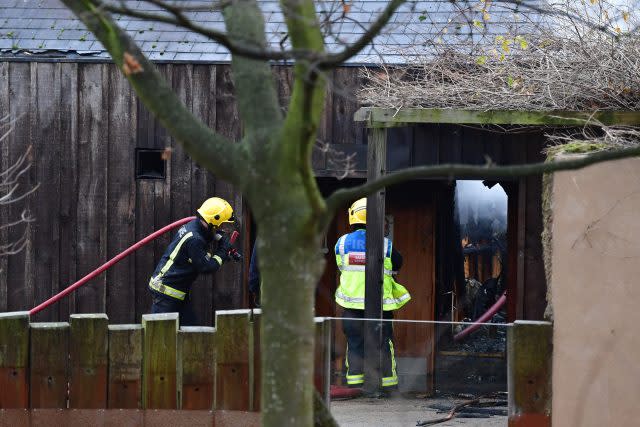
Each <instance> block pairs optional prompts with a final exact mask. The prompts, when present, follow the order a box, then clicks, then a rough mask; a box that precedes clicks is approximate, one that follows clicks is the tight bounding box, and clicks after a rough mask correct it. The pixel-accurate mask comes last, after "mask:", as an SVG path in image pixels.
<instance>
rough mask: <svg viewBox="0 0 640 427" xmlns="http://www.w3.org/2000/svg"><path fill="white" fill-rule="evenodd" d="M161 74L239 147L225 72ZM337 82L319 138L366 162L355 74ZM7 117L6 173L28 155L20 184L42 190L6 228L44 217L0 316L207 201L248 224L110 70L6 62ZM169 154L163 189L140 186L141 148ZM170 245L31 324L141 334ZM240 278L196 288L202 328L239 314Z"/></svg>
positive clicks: (14, 272) (238, 271)
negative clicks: (154, 279)
mask: <svg viewBox="0 0 640 427" xmlns="http://www.w3.org/2000/svg"><path fill="white" fill-rule="evenodd" d="M158 67H159V69H160V71H161V73H162V74H163V75H164V76H165V77H166V78H167V80H168V81H170V82H171V85H172V86H173V87H174V88H175V90H176V92H177V93H178V94H179V96H180V97H181V99H182V100H183V101H184V102H185V103H186V105H187V106H188V107H189V108H191V109H192V110H193V111H194V113H195V114H196V115H198V116H199V117H201V118H202V119H203V120H204V121H205V123H207V124H208V125H209V126H211V127H212V128H215V129H216V130H218V131H219V132H221V133H223V134H225V135H226V136H229V137H232V138H235V139H238V138H239V137H240V136H241V133H242V125H241V122H240V120H239V118H238V112H237V109H236V104H235V99H234V89H233V82H232V80H231V75H230V67H229V66H228V65H206V64H202V65H193V64H160V65H158ZM274 75H275V76H276V80H277V84H278V91H279V95H280V98H281V101H282V104H283V106H285V105H286V100H287V97H288V95H289V93H290V87H291V73H290V70H289V69H288V68H283V67H276V68H274ZM334 77H335V81H334V82H332V84H333V85H335V86H336V87H337V86H339V87H340V90H339V91H336V93H333V94H331V95H330V96H329V98H328V100H327V113H326V114H325V117H324V119H323V127H322V129H321V130H320V138H321V139H322V140H323V141H325V142H329V143H335V144H342V145H344V146H345V149H344V150H338V151H345V154H350V153H352V152H355V151H357V152H364V150H363V149H362V143H363V135H364V130H363V128H362V127H361V126H359V125H355V124H354V123H353V121H352V116H353V112H355V110H356V109H357V105H356V103H355V98H354V97H353V96H352V94H353V89H354V87H355V86H356V85H357V79H358V77H357V69H354V68H346V69H340V70H337V71H335V73H334ZM283 108H284V107H283ZM7 114H8V115H10V116H11V117H12V118H14V119H16V122H15V125H14V129H13V131H12V132H11V134H10V135H9V137H8V138H7V140H6V141H4V142H3V143H2V145H1V146H0V150H1V162H2V163H1V166H2V170H6V168H7V167H8V166H9V165H10V164H12V162H14V161H15V160H16V158H17V157H18V156H19V155H21V154H22V153H24V152H25V150H26V149H27V147H28V146H29V145H31V146H32V147H33V151H32V156H31V160H32V162H33V166H32V169H31V170H30V171H29V172H28V176H27V177H25V179H24V180H23V184H24V185H26V186H34V185H36V183H39V184H40V188H39V189H38V190H37V192H36V193H35V194H33V195H32V196H31V197H29V198H28V199H27V201H26V202H25V203H19V204H16V205H14V206H11V207H10V208H9V209H7V208H6V207H3V208H2V209H0V220H2V222H3V223H6V220H7V219H8V218H12V217H15V215H17V214H18V213H19V212H20V211H21V210H22V208H27V209H29V210H30V211H31V212H32V214H33V215H34V216H35V217H36V218H37V221H36V222H35V223H33V224H32V225H31V227H30V229H29V232H28V243H27V247H26V248H25V250H24V251H22V252H21V253H20V254H18V255H15V256H11V257H9V258H2V259H0V312H1V311H15V310H27V309H30V308H32V307H34V306H35V305H36V304H37V303H40V302H42V301H44V300H45V299H47V298H48V297H50V296H52V295H54V294H55V293H57V292H58V291H60V290H61V289H63V288H65V287H67V286H68V285H69V284H71V283H73V282H74V281H75V280H77V279H79V278H81V277H83V276H84V275H85V274H87V273H89V272H90V271H92V270H93V269H94V268H96V267H98V266H100V265H101V264H102V263H103V262H104V261H106V260H107V259H109V258H111V257H113V256H115V255H116V254H118V253H119V252H120V251H122V250H124V249H126V248H127V247H128V246H130V245H131V244H133V243H134V242H136V241H137V240H139V239H141V238H143V237H145V236H147V235H148V234H150V233H151V232H153V231H155V230H157V229H158V228H160V227H162V226H164V225H166V224H168V223H170V222H172V221H174V220H177V219H180V218H183V217H185V216H189V215H193V213H194V211H195V209H196V208H197V207H198V206H199V204H200V203H201V202H202V201H203V200H204V199H205V198H206V197H209V196H211V195H217V196H221V197H224V198H226V199H227V200H229V201H230V202H231V203H232V204H233V205H234V208H235V210H236V212H237V213H238V214H239V217H240V218H242V217H243V215H242V214H243V212H242V211H243V208H244V207H243V203H242V198H241V196H240V194H237V192H236V191H234V189H233V187H232V186H231V185H229V184H227V183H225V182H223V181H221V180H216V179H215V177H214V176H212V175H211V174H210V173H208V172H207V171H206V170H204V169H203V168H201V167H199V166H198V165H197V164H195V163H194V162H192V161H191V160H190V159H189V157H188V156H187V155H186V153H185V152H184V151H183V150H182V148H181V146H180V145H179V144H177V143H176V141H175V140H173V139H172V138H171V137H169V136H168V135H167V132H166V131H165V130H164V129H163V128H162V127H161V126H159V125H158V123H157V122H156V121H155V120H154V119H153V118H152V116H151V115H150V114H149V112H148V111H147V110H146V109H145V108H144V107H143V106H142V105H141V103H140V102H139V100H138V99H137V97H136V96H135V95H134V94H133V92H132V90H131V88H130V86H129V84H128V83H127V82H126V80H125V79H124V78H123V76H122V75H121V74H120V73H119V72H118V70H117V69H116V68H115V66H114V65H112V64H109V63H95V62H93V63H88V62H85V63H82V62H80V63H77V62H0V116H5V115H7ZM358 144H359V145H360V146H361V147H357V148H354V147H356V146H357V145H358ZM165 147H170V148H171V149H172V155H171V158H170V160H169V161H167V175H166V179H164V180H152V179H146V180H145V179H142V180H136V179H135V164H134V163H135V155H134V152H135V149H136V148H165ZM326 157H327V156H326V153H324V152H322V151H318V152H316V153H314V165H315V166H316V168H317V172H318V175H320V176H332V175H336V174H337V173H338V172H337V171H336V170H332V168H334V169H335V167H336V165H334V164H333V163H331V162H327V161H326ZM361 169H362V166H361ZM354 174H355V175H357V172H354ZM21 232H22V230H13V231H10V232H9V233H8V234H7V233H6V232H5V231H4V230H2V233H3V234H2V235H0V238H1V239H3V241H6V240H7V239H14V240H15V239H16V238H18V237H19V235H20V234H21ZM170 238H171V235H170V234H168V235H165V236H164V237H162V238H160V239H158V240H157V241H156V242H155V243H154V244H151V245H149V246H147V247H145V248H142V249H141V250H139V251H138V252H137V253H136V254H135V255H134V256H131V257H129V258H127V259H124V260H123V261H121V262H120V263H119V264H118V265H116V266H115V267H114V268H112V269H110V270H109V271H108V272H107V273H106V274H102V275H101V276H99V277H97V278H95V279H93V280H92V282H91V283H90V284H87V285H86V286H84V287H83V288H81V289H80V290H78V291H77V292H76V293H75V294H73V295H72V296H70V297H67V298H65V299H63V300H62V301H61V302H59V303H57V304H56V305H54V306H52V307H51V308H48V309H46V310H44V311H43V312H41V313H40V314H38V315H36V316H35V319H34V320H36V321H52V320H65V321H66V320H67V319H68V316H69V314H70V313H77V312H106V313H107V314H108V316H109V319H110V321H111V322H112V323H132V322H137V323H139V322H140V318H141V315H142V314H143V313H146V312H148V310H149V307H150V298H149V295H148V292H147V289H146V287H147V281H148V278H149V276H150V274H151V273H152V271H153V269H154V267H155V265H156V263H157V261H158V260H159V258H160V256H161V255H162V252H163V250H164V248H165V247H166V245H167V244H168V242H169V240H170ZM248 249H249V248H245V251H246V252H247V253H248V252H249V250H248ZM242 272H243V266H242V265H239V264H236V265H233V266H225V268H223V269H222V270H221V271H220V272H219V273H218V274H216V275H215V277H213V278H212V277H208V278H202V279H200V280H199V282H200V283H198V284H196V285H195V286H194V292H193V302H194V306H195V309H196V312H197V314H198V316H199V318H200V320H201V321H202V323H203V324H211V323H212V321H213V309H229V308H238V307H241V306H242V304H243V301H244V293H245V290H244V289H243V283H242V282H243V281H242Z"/></svg>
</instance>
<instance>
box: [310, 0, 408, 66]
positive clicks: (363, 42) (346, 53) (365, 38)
mask: <svg viewBox="0 0 640 427" xmlns="http://www.w3.org/2000/svg"><path fill="white" fill-rule="evenodd" d="M406 1H407V0H391V1H390V2H389V3H388V4H387V7H385V8H384V10H383V11H382V12H381V13H380V15H379V16H378V18H377V19H376V21H375V22H374V23H373V24H371V26H370V27H369V29H368V30H367V31H366V32H365V33H364V34H363V35H362V36H361V37H360V38H359V39H358V40H357V41H356V42H355V43H353V44H351V45H349V46H347V47H346V48H345V49H344V50H343V51H342V52H338V53H335V54H330V55H327V56H326V57H325V58H323V59H320V60H318V67H319V68H321V69H327V68H332V67H335V66H337V65H339V64H342V63H343V62H345V61H347V60H348V59H349V58H352V57H354V56H355V55H357V54H358V52H360V51H361V50H362V49H363V48H364V47H365V46H367V45H368V44H369V43H371V41H372V40H373V39H374V38H375V37H376V36H377V35H378V34H379V33H380V31H382V29H383V28H384V26H385V25H387V23H388V22H389V19H391V17H392V16H393V14H394V13H395V11H396V10H398V8H399V7H400V6H401V5H402V4H404V3H405V2H406Z"/></svg>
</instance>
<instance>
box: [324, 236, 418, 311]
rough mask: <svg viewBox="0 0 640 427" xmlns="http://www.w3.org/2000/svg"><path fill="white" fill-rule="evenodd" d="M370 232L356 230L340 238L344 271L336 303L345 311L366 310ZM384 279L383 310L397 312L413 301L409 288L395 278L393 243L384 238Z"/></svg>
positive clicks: (339, 257)
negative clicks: (366, 265) (348, 309)
mask: <svg viewBox="0 0 640 427" xmlns="http://www.w3.org/2000/svg"><path fill="white" fill-rule="evenodd" d="M365 248H366V232H365V230H364V229H359V230H355V231H354V232H352V233H349V234H345V235H344V236H342V237H340V239H338V242H337V243H336V246H335V253H336V263H337V264H338V268H339V269H340V285H339V286H338V289H337V290H336V295H335V298H336V302H337V303H338V304H339V305H341V306H342V307H345V308H354V309H359V310H364V287H365V264H366V256H365V251H366V249H365ZM384 248H385V249H384V251H385V252H384V280H383V287H384V290H383V294H382V309H383V310H384V311H390V310H397V309H399V308H400V307H402V306H403V305H405V304H406V303H407V301H409V300H410V299H411V295H409V292H408V291H407V289H406V288H405V287H404V286H402V285H401V284H399V283H398V282H396V281H395V280H394V278H393V276H392V274H393V273H394V272H393V265H392V262H391V253H392V250H393V245H392V243H391V240H389V239H387V238H385V239H384Z"/></svg>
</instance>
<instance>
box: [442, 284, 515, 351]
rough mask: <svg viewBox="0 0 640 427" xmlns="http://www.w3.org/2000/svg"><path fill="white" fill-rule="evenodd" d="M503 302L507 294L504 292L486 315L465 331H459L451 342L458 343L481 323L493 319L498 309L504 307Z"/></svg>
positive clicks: (505, 300)
mask: <svg viewBox="0 0 640 427" xmlns="http://www.w3.org/2000/svg"><path fill="white" fill-rule="evenodd" d="M505 302H507V293H506V292H505V293H504V294H502V296H501V297H500V298H498V301H496V302H495V304H493V305H492V306H491V307H490V308H489V310H487V311H486V313H484V314H483V315H482V316H480V317H479V318H478V320H476V321H475V322H474V323H473V324H472V325H471V326H469V327H468V328H466V329H463V330H462V331H460V332H458V333H457V334H456V335H454V336H453V340H454V341H458V340H460V339H462V338H464V337H465V336H467V335H469V334H470V333H471V332H473V331H475V330H476V329H478V328H479V327H480V326H482V324H483V323H485V322H486V321H487V320H489V319H491V318H492V317H493V315H494V314H496V313H497V312H498V310H500V308H501V307H502V306H503V305H504V303H505Z"/></svg>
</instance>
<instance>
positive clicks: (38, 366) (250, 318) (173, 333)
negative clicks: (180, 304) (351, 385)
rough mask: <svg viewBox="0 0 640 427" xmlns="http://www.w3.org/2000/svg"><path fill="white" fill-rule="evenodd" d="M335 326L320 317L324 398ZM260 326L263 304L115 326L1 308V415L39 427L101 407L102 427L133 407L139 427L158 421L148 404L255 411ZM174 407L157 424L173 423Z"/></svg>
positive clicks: (318, 360) (319, 375) (209, 412)
mask: <svg viewBox="0 0 640 427" xmlns="http://www.w3.org/2000/svg"><path fill="white" fill-rule="evenodd" d="M330 329H331V326H330V321H329V320H325V319H324V318H317V319H316V356H315V365H316V367H315V376H314V380H315V384H316V387H317V388H318V390H319V391H320V392H321V394H322V395H323V396H324V398H325V399H328V391H329V356H330V353H329V352H330V334H331V330H330ZM259 330H260V310H233V311H218V312H217V313H216V328H212V327H181V328H179V325H178V315H177V314H176V313H168V314H148V315H144V316H143V317H142V324H141V325H140V324H133V325H109V324H108V318H107V315H106V314H74V315H71V317H70V321H69V322H55V323H30V321H29V314H28V312H12V313H1V314H0V418H1V419H4V420H7V419H8V418H7V416H9V415H10V417H9V418H11V417H13V418H11V419H13V420H14V421H16V417H18V418H19V417H31V418H30V420H31V421H30V422H31V423H32V425H35V424H37V422H38V421H37V420H35V421H34V417H36V418H37V417H38V416H40V418H42V417H45V418H46V415H43V414H44V413H50V415H51V416H57V417H58V418H59V417H62V416H65V417H67V418H65V420H67V421H68V417H69V416H71V414H75V415H74V416H76V417H80V418H82V414H83V412H82V411H79V412H78V411H73V410H85V411H84V413H85V414H88V413H89V412H87V411H86V410H87V409H94V410H95V409H103V410H106V411H102V416H103V417H107V418H108V420H107V421H109V422H107V421H105V423H106V424H109V423H110V422H111V423H112V422H116V421H114V420H111V418H110V417H113V416H120V417H122V416H123V415H122V414H126V413H129V414H132V415H131V416H132V417H134V418H135V417H136V416H137V417H138V418H139V421H140V420H142V421H140V422H133V424H131V425H141V424H145V423H147V422H148V423H149V424H151V423H152V422H153V421H152V419H150V418H149V417H153V415H152V414H150V413H149V410H180V409H182V410H194V411H199V412H193V413H191V414H187V412H191V411H179V413H181V414H182V415H180V416H182V417H183V418H184V417H192V418H193V416H194V414H196V413H202V414H203V415H202V416H203V417H205V419H206V417H213V416H214V415H213V412H220V411H221V413H224V412H225V411H243V412H245V414H246V413H248V412H255V411H259V408H260V369H261V368H260V340H259V336H260V334H259ZM18 408H20V409H23V410H22V411H19V412H16V411H13V412H12V411H11V410H12V409H18ZM53 408H56V409H58V411H53V412H52V411H48V412H47V411H45V412H44V413H43V412H42V410H40V411H39V409H53ZM60 408H65V409H70V410H72V411H59V409H60ZM24 409H30V411H24ZM109 409H118V410H133V411H128V412H126V411H125V412H122V411H119V412H118V411H111V412H118V413H119V415H118V414H111V413H110V411H109ZM214 410H215V411H214ZM165 412H166V411H165ZM91 413H94V414H95V411H93V412H91ZM153 413H155V411H154V412H153ZM169 413H174V415H167V418H164V421H163V422H162V423H161V424H163V423H164V424H166V425H171V422H170V420H175V419H176V418H171V417H172V416H173V417H175V416H176V415H175V413H176V412H175V411H169ZM105 414H107V415H105ZM136 414H137V415H136ZM249 415H250V414H249ZM156 416H157V414H156ZM253 417H254V420H257V415H253ZM218 421H219V420H218ZM236 422H237V421H236ZM167 423H168V424H167ZM98 424H100V423H98ZM106 424H105V425H106ZM116 424H117V423H116ZM125 424H126V423H125ZM232 424H233V423H232ZM2 425H4V424H3V421H0V426H2ZM13 425H16V424H13ZM22 425H29V421H27V422H26V424H25V423H24V422H23V423H22ZM216 425H224V423H220V422H216Z"/></svg>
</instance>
